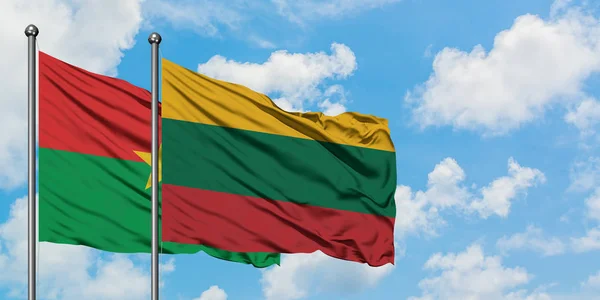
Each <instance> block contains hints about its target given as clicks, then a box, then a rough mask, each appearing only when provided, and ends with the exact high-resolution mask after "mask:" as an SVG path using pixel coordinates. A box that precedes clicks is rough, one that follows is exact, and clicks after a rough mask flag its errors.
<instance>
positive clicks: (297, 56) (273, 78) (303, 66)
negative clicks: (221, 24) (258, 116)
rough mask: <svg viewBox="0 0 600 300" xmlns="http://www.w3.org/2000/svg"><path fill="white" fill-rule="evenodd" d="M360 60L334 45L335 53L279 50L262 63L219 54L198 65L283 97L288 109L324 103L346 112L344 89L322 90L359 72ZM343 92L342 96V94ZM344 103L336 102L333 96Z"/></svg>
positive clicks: (201, 69) (212, 73)
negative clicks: (357, 62) (358, 64)
mask: <svg viewBox="0 0 600 300" xmlns="http://www.w3.org/2000/svg"><path fill="white" fill-rule="evenodd" d="M356 68H357V66H356V57H355V56H354V53H353V52H352V50H350V48H348V46H346V45H343V44H337V43H333V44H332V45H331V54H330V55H328V54H326V53H324V52H317V53H306V54H302V53H289V52H287V51H283V50H282V51H275V52H273V53H272V54H271V56H270V57H269V59H268V60H267V61H265V62H264V63H262V64H258V63H241V62H236V61H234V60H228V59H226V58H225V57H223V56H220V55H216V56H213V57H212V58H211V59H209V60H208V61H207V62H206V63H203V64H200V65H198V72H200V73H203V74H206V75H207V76H211V77H213V78H217V79H221V80H225V81H229V82H233V83H237V84H242V85H245V86H247V87H249V88H251V89H253V90H255V91H258V92H261V93H264V94H275V95H279V96H280V97H279V98H278V99H275V100H274V101H275V102H276V103H277V105H279V106H280V107H281V108H283V109H286V110H300V111H302V110H304V106H305V104H308V105H312V104H314V102H315V100H317V99H319V100H320V104H321V105H322V106H323V107H324V108H325V109H326V110H330V112H332V113H334V114H335V113H337V112H340V111H343V110H344V108H343V101H342V100H343V99H344V97H343V89H341V86H338V85H334V86H330V87H327V88H326V90H325V92H323V91H322V88H324V87H323V86H324V85H325V84H324V81H325V80H330V79H334V80H337V79H344V78H346V77H348V76H350V75H352V73H353V72H354V70H356ZM340 93H341V94H340ZM336 95H337V96H340V95H341V97H342V100H340V101H337V102H333V101H332V100H331V98H332V97H333V96H336Z"/></svg>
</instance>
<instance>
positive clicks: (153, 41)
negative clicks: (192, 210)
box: [148, 32, 162, 300]
mask: <svg viewBox="0 0 600 300" xmlns="http://www.w3.org/2000/svg"><path fill="white" fill-rule="evenodd" d="M161 40H162V38H161V37H160V34H158V33H156V32H153V33H152V34H150V36H149V37H148V42H149V43H150V45H151V46H152V80H151V82H152V149H151V151H152V175H151V177H152V272H151V276H152V300H158V284H159V281H158V278H159V276H158V45H159V44H160V42H161Z"/></svg>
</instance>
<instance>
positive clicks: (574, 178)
mask: <svg viewBox="0 0 600 300" xmlns="http://www.w3.org/2000/svg"><path fill="white" fill-rule="evenodd" d="M569 176H570V177H571V185H570V186H569V190H570V191H578V192H585V191H589V190H592V189H594V188H596V187H597V186H600V157H590V158H588V159H587V161H577V162H575V163H574V164H573V166H572V167H571V170H570V174H569Z"/></svg>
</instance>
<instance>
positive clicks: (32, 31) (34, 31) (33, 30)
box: [25, 24, 160, 38]
mask: <svg viewBox="0 0 600 300" xmlns="http://www.w3.org/2000/svg"><path fill="white" fill-rule="evenodd" d="M39 33H40V30H39V29H38V28H37V26H35V25H33V24H29V25H27V27H25V35H26V36H28V37H30V36H34V37H36V36H37V35H38V34H39ZM159 38H160V36H159Z"/></svg>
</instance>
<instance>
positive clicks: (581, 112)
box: [565, 98, 600, 136]
mask: <svg viewBox="0 0 600 300" xmlns="http://www.w3.org/2000/svg"><path fill="white" fill-rule="evenodd" d="M565 121H566V122H567V123H570V124H573V125H575V127H577V128H578V129H579V130H580V131H581V134H582V135H583V136H590V135H593V134H594V133H595V132H596V131H595V129H596V126H597V125H598V124H599V123H600V102H598V101H597V100H596V99H591V98H588V99H586V100H584V101H582V102H581V103H579V104H578V105H577V107H576V108H575V109H572V110H571V111H569V112H568V113H567V114H566V115H565Z"/></svg>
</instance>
